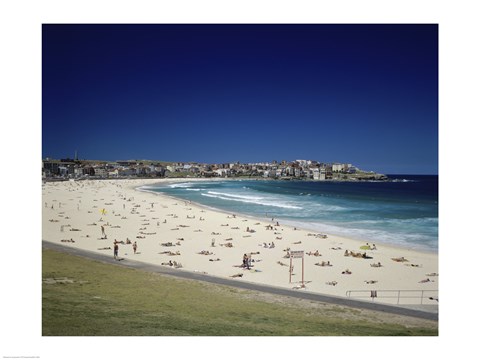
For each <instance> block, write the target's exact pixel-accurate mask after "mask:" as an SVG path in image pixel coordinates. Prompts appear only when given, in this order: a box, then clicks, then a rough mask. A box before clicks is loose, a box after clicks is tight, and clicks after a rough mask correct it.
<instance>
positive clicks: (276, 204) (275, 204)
mask: <svg viewBox="0 0 480 360" xmlns="http://www.w3.org/2000/svg"><path fill="white" fill-rule="evenodd" d="M219 194H220V193H216V192H215V191H209V192H208V193H206V194H205V193H202V196H206V197H211V198H217V199H222V200H228V201H238V202H243V203H248V204H257V205H263V206H273V207H278V208H284V209H298V210H301V209H302V208H301V207H299V206H295V205H289V204H285V203H279V202H271V201H260V200H261V199H262V198H255V197H253V196H250V197H248V196H241V195H233V196H232V195H231V194H224V195H226V196H222V195H219Z"/></svg>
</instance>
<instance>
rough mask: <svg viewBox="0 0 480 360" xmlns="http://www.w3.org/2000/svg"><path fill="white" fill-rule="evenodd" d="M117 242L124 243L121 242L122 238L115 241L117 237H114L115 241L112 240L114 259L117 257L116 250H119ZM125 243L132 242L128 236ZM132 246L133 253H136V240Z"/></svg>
mask: <svg viewBox="0 0 480 360" xmlns="http://www.w3.org/2000/svg"><path fill="white" fill-rule="evenodd" d="M118 244H125V242H123V240H122V241H117V239H115V241H114V242H113V258H114V259H118V250H119V246H118ZM127 244H132V242H131V241H130V240H129V239H128V238H127ZM132 247H133V253H134V254H136V253H137V242H136V241H135V242H134V243H133V244H132Z"/></svg>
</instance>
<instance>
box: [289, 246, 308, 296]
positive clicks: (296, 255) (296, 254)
mask: <svg viewBox="0 0 480 360" xmlns="http://www.w3.org/2000/svg"><path fill="white" fill-rule="evenodd" d="M299 258H301V259H302V287H305V273H304V269H305V257H304V251H303V250H300V251H290V283H292V269H293V267H292V259H299Z"/></svg>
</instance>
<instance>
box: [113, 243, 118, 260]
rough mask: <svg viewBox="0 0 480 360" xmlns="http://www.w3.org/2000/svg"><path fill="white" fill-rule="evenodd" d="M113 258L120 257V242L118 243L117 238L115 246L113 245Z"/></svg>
mask: <svg viewBox="0 0 480 360" xmlns="http://www.w3.org/2000/svg"><path fill="white" fill-rule="evenodd" d="M113 258H114V259H116V258H118V244H117V240H115V242H114V246H113Z"/></svg>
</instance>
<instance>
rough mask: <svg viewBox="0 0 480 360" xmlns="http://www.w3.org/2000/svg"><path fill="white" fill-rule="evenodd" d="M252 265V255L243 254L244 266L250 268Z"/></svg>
mask: <svg viewBox="0 0 480 360" xmlns="http://www.w3.org/2000/svg"><path fill="white" fill-rule="evenodd" d="M251 266H252V255H247V254H243V261H242V267H243V268H246V269H248V270H250V268H251Z"/></svg>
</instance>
